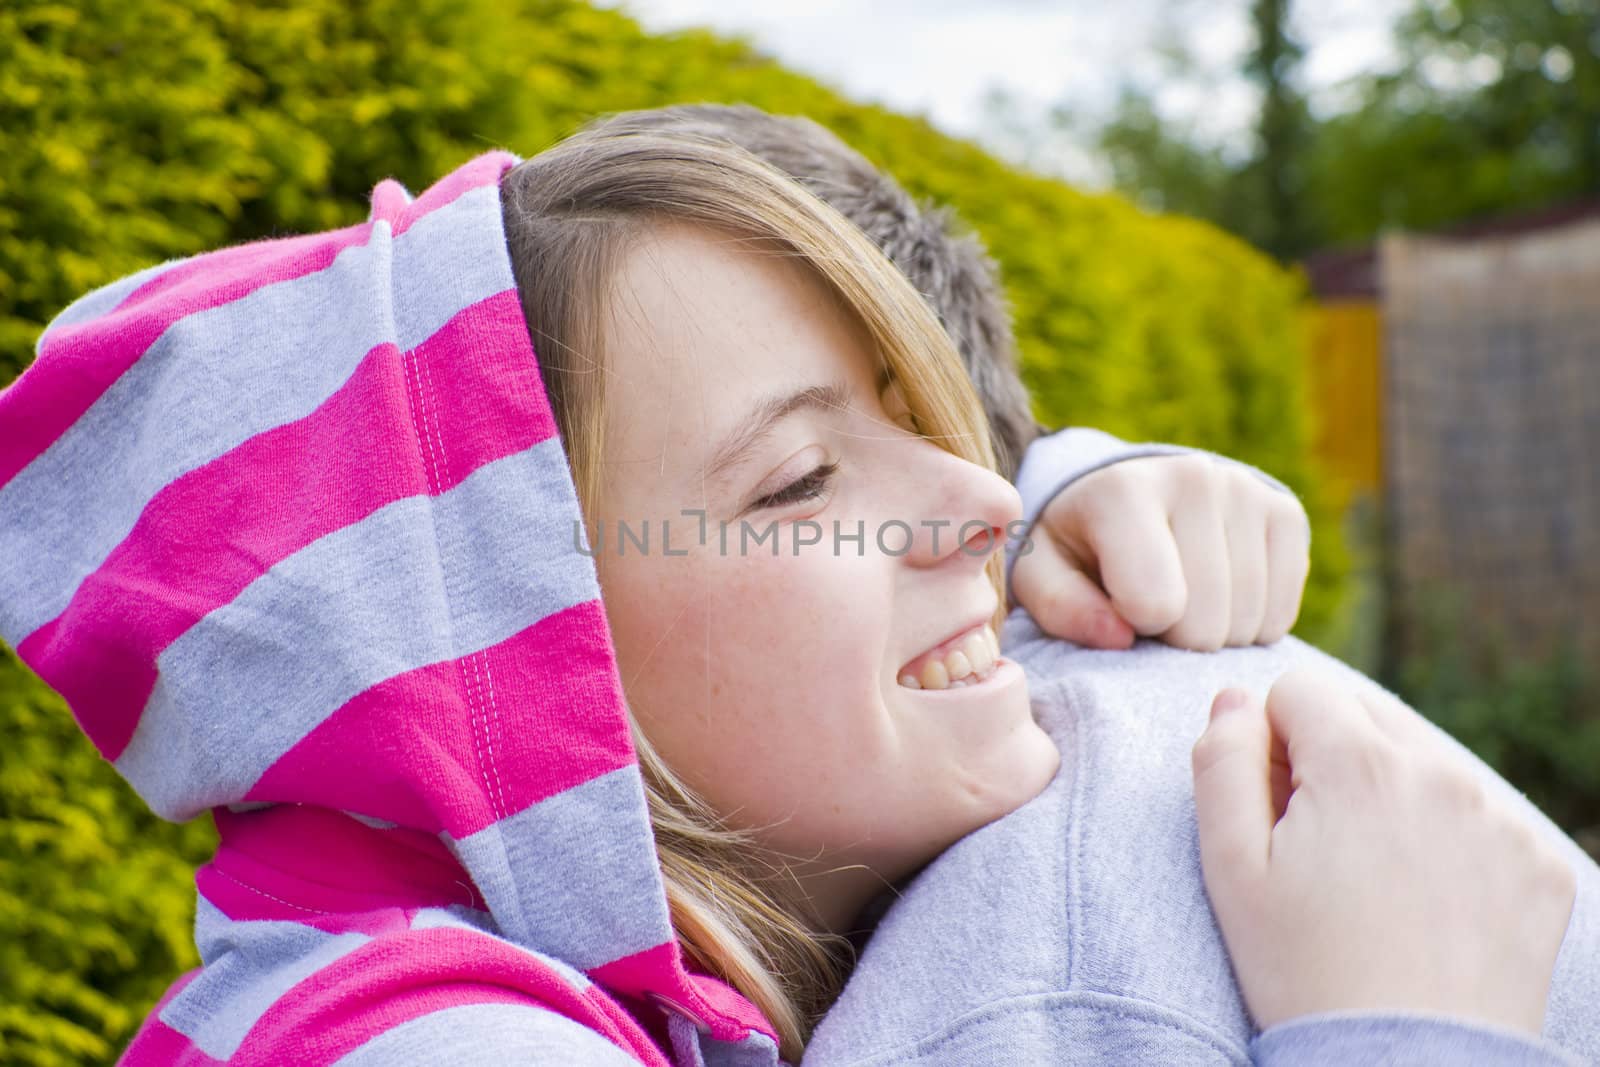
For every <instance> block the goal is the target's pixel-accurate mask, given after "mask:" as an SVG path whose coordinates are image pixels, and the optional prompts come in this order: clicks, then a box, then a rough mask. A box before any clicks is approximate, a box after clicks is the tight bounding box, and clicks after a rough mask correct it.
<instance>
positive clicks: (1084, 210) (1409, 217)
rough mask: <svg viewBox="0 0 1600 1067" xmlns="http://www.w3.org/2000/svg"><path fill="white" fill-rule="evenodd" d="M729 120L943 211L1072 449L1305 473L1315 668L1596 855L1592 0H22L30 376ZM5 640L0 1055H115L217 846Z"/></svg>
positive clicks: (1597, 450) (1301, 477)
mask: <svg viewBox="0 0 1600 1067" xmlns="http://www.w3.org/2000/svg"><path fill="white" fill-rule="evenodd" d="M698 100H706V101H721V102H732V101H745V102H749V103H752V104H755V105H757V106H759V107H763V108H766V109H767V110H770V111H774V112H780V113H787V114H803V115H807V116H810V117H811V118H814V119H816V120H817V121H819V122H821V123H823V124H824V125H826V126H828V127H829V128H831V129H833V130H834V131H836V132H837V133H839V134H840V135H841V136H842V137H843V138H844V139H845V140H846V141H848V142H849V143H851V144H852V145H854V146H855V147H856V148H858V149H859V150H860V151H862V152H863V153H864V154H866V155H867V156H868V157H869V158H870V159H871V160H873V161H874V162H875V163H877V164H879V165H880V166H883V167H885V168H887V169H888V170H889V171H890V172H891V173H892V174H894V175H895V176H896V177H897V178H899V179H900V180H901V181H902V183H904V184H905V185H906V186H907V187H908V188H910V189H911V190H912V191H913V192H914V193H916V194H917V195H919V196H921V197H923V198H927V199H930V200H934V201H937V202H940V203H943V204H947V205H949V206H951V207H952V208H953V209H954V210H955V212H956V213H957V214H958V215H959V217H960V218H961V219H962V220H963V221H964V223H965V224H966V225H968V226H970V227H971V228H972V229H973V230H975V231H976V232H977V233H978V234H979V235H980V236H981V237H982V238H983V239H984V241H985V242H986V243H987V245H988V247H989V249H990V251H991V253H992V254H993V256H994V258H995V259H996V260H997V262H998V263H999V265H1000V267H1001V270H1002V273H1003V276H1004V279H1005V282H1006V289H1007V294H1008V297H1009V299H1010V302H1011V305H1012V310H1013V313H1014V318H1015V324H1016V329H1017V333H1018V338H1019V343H1020V348H1021V353H1022V361H1023V372H1024V377H1025V378H1026V380H1027V382H1028V384H1029V386H1030V389H1031V390H1032V392H1033V395H1034V398H1035V408H1036V413H1037V415H1038V417H1039V419H1040V420H1041V421H1042V422H1044V423H1045V424H1047V425H1052V426H1065V425H1072V424H1086V425H1093V426H1098V427H1101V428H1103V429H1106V430H1109V431H1110V432H1112V433H1116V434H1118V435H1120V436H1122V437H1125V438H1128V439H1132V440H1162V441H1176V442H1181V443H1185V444H1191V445H1196V446H1200V447H1204V448H1210V449H1215V450H1217V451H1221V452H1225V453H1227V454H1229V455H1233V456H1237V457H1239V458H1241V459H1244V460H1246V461H1247V462H1250V463H1254V464H1256V465H1258V466H1260V467H1262V468H1264V469H1266V470H1268V471H1271V472H1272V473H1274V474H1276V475H1278V476H1279V477H1281V478H1283V479H1284V480H1285V481H1286V482H1288V483H1289V484H1290V485H1291V486H1293V487H1294V488H1295V490H1296V491H1297V492H1298V493H1300V494H1301V497H1302V499H1303V500H1304V501H1305V502H1306V505H1307V508H1308V510H1309V511H1310V513H1311V515H1312V520H1313V525H1314V528H1315V534H1314V538H1313V572H1312V576H1311V581H1310V584H1309V587H1308V590H1307V594H1306V600H1305V606H1304V610H1303V612H1302V615H1301V619H1300V623H1299V625H1298V626H1297V628H1296V633H1297V635H1299V636H1300V637H1302V638H1304V639H1305V640H1307V641H1310V642H1312V643H1313V644H1317V645H1319V646H1320V647H1322V648H1324V649H1326V650H1328V651H1330V652H1332V653H1334V654H1335V655H1338V656H1341V657H1342V658H1344V659H1346V660H1348V661H1350V662H1351V663H1353V664H1355V665H1356V666H1358V667H1360V668H1361V669H1363V670H1365V671H1367V672H1368V673H1370V674H1373V675H1374V676H1375V677H1377V678H1378V679H1379V680H1381V681H1383V682H1384V683H1385V684H1386V685H1388V686H1390V687H1391V688H1393V689H1395V690H1397V691H1398V692H1399V693H1401V695H1403V696H1404V697H1406V698H1407V699H1408V700H1409V701H1410V702H1411V703H1412V704H1413V705H1414V706H1416V707H1417V708H1418V709H1419V710H1421V711H1422V712H1423V713H1425V714H1426V715H1428V716H1429V717H1431V718H1433V719H1434V720H1435V721H1437V722H1439V723H1440V724H1441V725H1442V726H1444V727H1445V728H1446V729H1448V730H1449V731H1451V732H1452V733H1453V734H1455V735H1456V736H1457V737H1459V738H1460V739H1461V740H1462V741H1463V742H1465V743H1466V744H1468V745H1469V746H1470V747H1472V748H1473V749H1474V750H1475V751H1477V752H1478V753H1479V754H1480V755H1481V756H1483V758H1484V759H1485V760H1487V761H1488V762H1489V763H1490V764H1492V765H1493V766H1495V767H1496V768H1497V769H1498V770H1499V771H1500V772H1501V773H1502V774H1504V775H1505V776H1506V777H1507V778H1508V779H1509V780H1510V781H1511V782H1512V783H1513V784H1515V785H1516V786H1517V787H1518V788H1520V789H1522V790H1523V791H1525V792H1526V793H1527V794H1528V795H1529V797H1530V798H1532V799H1533V800H1534V801H1535V802H1536V803H1537V804H1539V805H1540V807H1542V808H1543V809H1544V810H1545V811H1546V812H1547V813H1548V814H1549V815H1550V816H1551V817H1552V818H1553V819H1555V820H1556V821H1557V822H1558V823H1560V824H1561V825H1562V826H1564V827H1565V828H1566V829H1568V830H1569V832H1571V833H1573V834H1574V835H1575V836H1576V837H1578V839H1579V840H1580V841H1581V842H1584V843H1585V844H1586V845H1587V847H1589V848H1591V850H1593V851H1595V852H1596V853H1597V854H1600V702H1597V700H1596V697H1597V696H1600V621H1597V620H1596V616H1597V614H1600V463H1597V462H1596V458H1595V457H1596V456H1597V455H1600V0H1347V2H1343V3H1340V4H1337V5H1332V4H1312V3H1309V2H1305V0H1302V2H1298V3H1296V2H1291V0H1208V2H1205V3H1201V2H1199V0H1121V2H1119V3H1118V4H1115V5H1107V4H1101V3H1098V2H1096V0H1057V2H1053V3H1048V4H1047V3H1043V2H1030V0H920V2H916V3H912V2H911V0H885V2H881V3H845V2H843V0H811V2H807V3H801V2H799V0H792V2H791V0H769V2H766V3H763V4H752V5H734V4H731V3H726V2H712V0H631V2H628V3H625V4H622V5H617V4H603V5H602V4H585V3H578V2H575V0H404V2H401V0H354V2H352V0H278V2H267V0H262V2H259V3H251V4H240V3H229V2H225V0H185V2H179V0H116V2H112V0H82V2H78V3H56V2H47V0H9V2H8V3H6V4H5V5H4V6H0V385H4V384H5V383H6V382H8V381H10V380H11V379H12V378H14V377H15V376H16V375H17V374H18V373H20V372H21V371H22V369H23V368H24V366H26V364H27V362H28V361H29V359H30V358H31V355H32V350H33V344H34V341H35V340H36V338H37V336H38V334H39V331H40V330H41V328H42V327H43V325H44V324H45V323H46V322H47V321H49V319H50V318H51V317H53V316H54V315H55V314H56V313H57V312H59V311H60V310H61V309H62V308H63V307H65V306H66V305H67V304H68V303H69V302H70V301H71V300H73V299H74V298H76V297H77V296H79V295H81V294H83V293H84V292H86V291H88V290H89V289H91V288H94V287H96V286H99V285H101V284H104V283H106V282H109V281H111V280H114V279H115V278H118V277H120V276H122V275H124V274H127V273H130V272H132V271H134V270H137V269H140V268H143V267H146V266H149V265H151V264H154V263H158V262H161V261H163V260H166V259H170V258H173V257H177V256H184V255H189V254H192V253H195V252H199V251H203V250H206V249H210V248H214V247H217V246H219V245H223V244H228V243H233V242H237V241H244V240H250V239H254V238H259V237H264V236H272V235H286V234H291V233H299V232H306V231H310V230H318V229H326V228H330V227H335V226H341V225H348V224H352V223H356V222H359V221H361V220H362V219H364V218H365V215H366V210H367V204H366V196H367V194H368V192H369V190H370V188H371V186H372V184H373V183H374V182H375V181H376V180H377V179H378V178H380V177H383V176H385V175H392V176H394V177H397V178H399V179H400V180H401V181H402V182H404V183H405V184H407V186H408V187H410V188H411V189H413V190H419V189H421V188H423V187H425V186H426V185H427V184H428V183H429V182H430V181H431V180H432V179H433V178H434V177H436V176H437V175H439V174H441V173H443V172H444V171H446V170H448V169H450V168H452V167H454V166H455V165H457V164H458V163H460V162H462V161H463V160H465V159H467V158H469V157H470V156H472V155H475V154H478V153H479V152H482V151H484V150H485V149H487V148H490V147H494V146H504V147H508V148H510V149H512V150H513V151H516V152H518V153H519V154H522V155H525V156H526V155H531V154H533V153H536V152H538V151H539V150H540V149H542V148H544V147H546V146H548V145H550V144H552V143H554V142H555V141H557V140H559V139H560V138H561V137H563V136H565V135H567V134H569V133H571V132H573V131H574V130H575V129H577V128H578V127H579V126H580V125H581V124H582V123H583V122H585V121H586V120H587V119H589V118H591V117H593V116H595V115H598V114H601V113H604V112H609V111H616V110H624V109H629V108H637V107H652V106H657V105H662V104H668V103H675V102H682V101H698ZM307 357H308V358H314V357H315V353H307ZM0 653H4V655H3V657H0V737H4V738H6V739H8V740H6V741H5V743H4V744H3V746H0V1063H8V1064H9V1063H18V1064H24V1063H25V1064H81V1063H102V1062H109V1061H110V1060H112V1059H114V1058H115V1056H116V1054H117V1053H118V1052H119V1051H120V1049H121V1047H122V1046H123V1044H125V1043H126V1041H127V1039H128V1037H129V1036H131V1034H132V1030H133V1028H134V1027H135V1026H136V1025H137V1022H138V1020H139V1019H140V1018H141V1017H142V1015H143V1013H144V1012H145V1011H146V1010H147V1009H148V1007H149V1006H150V1004H151V1003H153V1002H154V1000H155V999H156V997H157V996H158V995H159V994H160V992H161V991H162V990H163V989H164V988H165V986H166V984H167V983H168V982H169V981H170V980H171V978H172V977H173V976H174V975H176V974H177V973H178V972H179V971H181V970H183V969H186V968H188V967H190V966H193V964H194V962H195V960H194V950H193V946H192V942H191V938H190V924H191V922H192V919H193V907H194V897H193V889H192V882H191V875H192V870H193V867H194V865H195V864H197V863H199V862H201V861H203V860H204V859H205V858H206V856H207V855H208V854H209V850H210V848H211V846H212V843H213V838H212V829H211V827H210V825H209V821H206V820H202V821H198V822H196V823H192V824H189V825H187V826H181V827H175V826H170V825H167V824H164V823H161V822H160V821H159V820H157V819H155V818H154V817H153V816H151V815H149V814H148V812H146V811H145V810H144V808H143V806H142V805H141V804H140V802H139V801H138V800H137V799H136V798H135V797H134V796H133V795H132V793H131V792H130V791H129V790H128V789H127V788H126V787H125V786H124V785H123V784H122V782H121V780H120V779H119V778H118V777H117V776H116V774H115V773H114V772H113V771H112V769H111V768H110V767H109V765H107V764H105V763H104V762H103V761H101V760H100V759H99V757H98V756H97V755H96V754H95V753H94V751H93V749H92V748H91V747H90V745H89V744H88V742H87V741H86V740H85V739H84V738H83V737H82V736H81V735H80V734H79V733H78V732H77V729H76V727H75V726H74V724H73V722H72V719H71V714H70V712H69V711H68V710H67V709H66V708H65V707H64V706H63V705H62V703H61V701H60V700H59V699H58V698H57V697H56V696H55V695H54V694H53V693H51V692H50V691H49V690H47V689H45V688H44V687H43V686H42V685H41V684H39V683H38V681H37V680H36V679H35V678H34V677H33V676H32V675H31V674H30V673H29V672H28V670H27V669H26V668H25V667H23V666H22V665H21V664H20V663H19V662H18V661H17V660H16V659H15V658H14V657H13V656H11V655H10V653H9V650H6V649H4V648H3V647H0Z"/></svg>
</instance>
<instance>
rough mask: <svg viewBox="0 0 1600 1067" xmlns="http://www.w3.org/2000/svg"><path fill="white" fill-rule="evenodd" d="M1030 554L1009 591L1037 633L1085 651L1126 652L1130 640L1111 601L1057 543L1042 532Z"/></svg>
mask: <svg viewBox="0 0 1600 1067" xmlns="http://www.w3.org/2000/svg"><path fill="white" fill-rule="evenodd" d="M1040 533H1041V534H1042V536H1039V537H1037V538H1036V539H1035V541H1034V546H1033V550H1032V551H1031V552H1029V553H1028V554H1027V555H1026V556H1022V557H1020V558H1018V560H1017V562H1016V566H1015V567H1014V568H1013V569H1012V572H1011V591H1012V593H1013V594H1014V595H1015V596H1016V598H1017V603H1019V604H1021V605H1022V607H1023V608H1024V609H1026V610H1027V612H1028V614H1029V615H1030V616H1032V617H1033V621H1034V622H1036V623H1038V624H1039V627H1040V629H1042V630H1044V631H1045V632H1046V633H1048V634H1051V635H1052V636H1054V637H1061V638H1065V639H1066V640H1068V641H1074V642H1076V643H1078V644H1080V645H1086V646H1088V647H1089V648H1105V649H1124V648H1128V647H1130V646H1131V645H1132V644H1133V638H1134V634H1133V631H1132V629H1130V628H1129V626H1128V624H1127V623H1126V622H1124V621H1123V620H1122V619H1120V618H1118V617H1117V613H1116V611H1115V609H1114V608H1113V607H1112V604H1111V601H1110V600H1108V599H1107V598H1106V595H1105V593H1103V592H1102V591H1101V589H1100V587H1099V586H1098V585H1096V584H1095V582H1094V580H1093V579H1092V578H1090V577H1089V576H1088V575H1087V574H1085V573H1084V571H1083V569H1082V567H1081V565H1080V564H1079V563H1078V561H1077V560H1075V559H1073V558H1072V557H1071V556H1070V555H1069V554H1068V553H1067V552H1065V551H1064V550H1063V549H1062V548H1061V546H1059V545H1058V544H1056V542H1055V539H1054V538H1053V537H1051V536H1049V535H1048V534H1047V533H1045V532H1044V531H1040Z"/></svg>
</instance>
